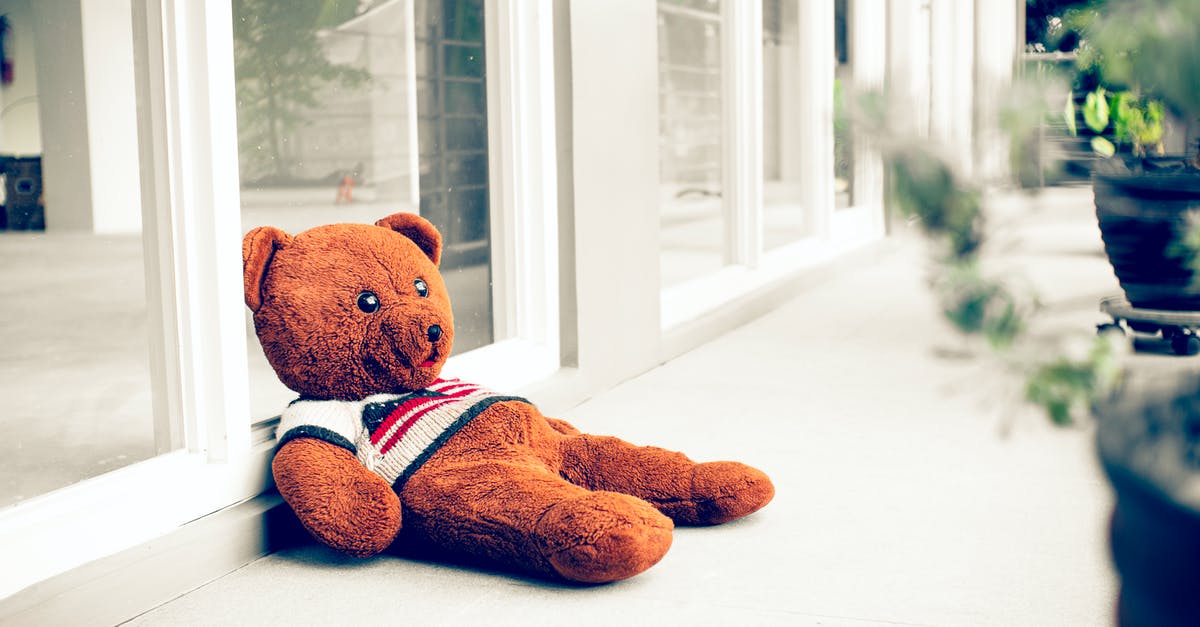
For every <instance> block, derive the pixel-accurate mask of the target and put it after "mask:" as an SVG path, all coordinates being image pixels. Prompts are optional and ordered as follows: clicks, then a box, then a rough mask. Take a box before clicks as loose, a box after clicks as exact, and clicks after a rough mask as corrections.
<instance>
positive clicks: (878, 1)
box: [848, 0, 887, 231]
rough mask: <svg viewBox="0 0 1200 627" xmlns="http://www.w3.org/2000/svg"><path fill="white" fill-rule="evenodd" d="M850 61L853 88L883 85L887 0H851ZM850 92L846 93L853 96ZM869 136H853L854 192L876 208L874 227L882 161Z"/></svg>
mask: <svg viewBox="0 0 1200 627" xmlns="http://www.w3.org/2000/svg"><path fill="white" fill-rule="evenodd" d="M850 20H851V22H850V32H851V35H850V46H851V49H850V62H851V64H852V66H853V72H854V90H853V92H866V91H876V90H880V89H883V82H884V75H885V73H886V70H887V0H853V4H852V5H851V8H850ZM853 92H851V94H848V96H850V97H852V94H853ZM870 139H871V138H869V137H860V138H857V139H855V142H854V145H855V147H856V148H855V151H854V193H853V198H854V200H855V204H857V205H868V206H871V207H874V208H878V209H872V210H873V211H876V215H875V216H874V217H875V219H876V220H875V221H876V224H875V228H876V229H878V230H879V231H882V229H883V212H882V207H883V162H882V161H881V160H880V157H879V153H878V152H877V151H874V150H871V149H870V147H869V146H870Z"/></svg>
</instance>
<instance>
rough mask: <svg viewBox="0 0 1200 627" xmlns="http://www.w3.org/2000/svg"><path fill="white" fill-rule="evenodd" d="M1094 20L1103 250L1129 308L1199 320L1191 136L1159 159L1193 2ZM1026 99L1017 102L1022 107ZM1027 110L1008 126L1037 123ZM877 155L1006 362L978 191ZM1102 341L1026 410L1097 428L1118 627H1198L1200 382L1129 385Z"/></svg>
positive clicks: (1090, 33) (1195, 21) (1113, 5)
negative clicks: (1084, 418)
mask: <svg viewBox="0 0 1200 627" xmlns="http://www.w3.org/2000/svg"><path fill="white" fill-rule="evenodd" d="M1095 9H1096V11H1095V15H1097V19H1096V21H1095V22H1094V23H1093V24H1091V25H1090V26H1089V27H1088V28H1087V29H1085V31H1084V35H1083V39H1084V41H1083V42H1082V43H1081V50H1082V51H1083V52H1084V54H1082V55H1081V56H1082V57H1083V58H1082V63H1083V64H1085V65H1089V64H1090V66H1089V67H1088V70H1087V71H1094V72H1097V73H1098V76H1099V79H1100V80H1099V83H1098V85H1093V87H1092V88H1090V91H1091V92H1092V94H1093V95H1092V96H1091V98H1090V100H1085V102H1084V104H1083V106H1084V108H1085V111H1084V112H1083V113H1084V118H1085V122H1086V123H1087V124H1088V126H1089V127H1091V130H1092V131H1093V133H1095V134H1096V135H1097V136H1098V137H1102V138H1105V141H1108V140H1107V138H1106V135H1105V134H1106V133H1111V136H1112V137H1113V140H1112V141H1111V142H1109V143H1110V144H1111V146H1108V147H1105V146H1104V141H1095V142H1094V145H1095V146H1097V147H1098V148H1099V151H1100V152H1108V153H1110V154H1111V157H1110V158H1107V159H1100V160H1098V161H1097V163H1096V164H1095V167H1094V172H1093V175H1092V181H1093V187H1094V190H1095V197H1096V207H1097V217H1098V220H1099V223H1100V226H1101V229H1102V237H1103V240H1104V245H1105V249H1106V251H1107V253H1108V255H1109V257H1110V260H1111V261H1112V263H1113V266H1114V270H1115V274H1117V276H1118V279H1119V280H1120V282H1121V285H1122V287H1123V289H1124V290H1125V291H1126V294H1127V296H1128V298H1129V300H1130V301H1131V302H1132V304H1133V305H1134V306H1138V307H1144V308H1152V309H1161V310H1172V311H1171V313H1172V314H1173V315H1178V316H1183V317H1186V316H1190V315H1194V314H1193V312H1197V311H1200V290H1198V283H1200V280H1197V276H1198V274H1197V271H1196V268H1197V266H1200V263H1198V259H1200V254H1198V253H1197V251H1200V160H1198V159H1197V156H1196V154H1195V150H1196V149H1197V148H1200V147H1198V146H1197V145H1196V143H1195V142H1194V141H1193V139H1194V138H1192V137H1190V136H1189V137H1188V138H1186V139H1185V140H1184V141H1181V142H1180V141H1176V142H1175V143H1176V144H1177V145H1181V146H1185V147H1187V148H1190V149H1192V153H1191V154H1176V155H1170V154H1161V153H1163V152H1165V151H1164V150H1163V149H1162V147H1161V146H1162V142H1163V140H1164V130H1169V129H1167V128H1166V125H1164V120H1165V119H1166V118H1167V117H1168V115H1169V116H1172V117H1174V118H1176V119H1179V120H1183V121H1185V122H1187V123H1191V122H1194V121H1195V120H1197V119H1200V2H1197V1H1196V0H1110V1H1109V2H1107V3H1104V4H1102V5H1099V4H1098V5H1096V6H1095ZM1097 86H1098V87H1099V88H1097ZM1023 89H1024V88H1023V87H1022V86H1021V85H1019V84H1018V85H1014V89H1013V92H1014V93H1016V94H1018V95H1020V94H1025V95H1026V96H1028V94H1029V93H1031V92H1030V91H1028V90H1026V91H1022V90H1023ZM1031 102H1032V101H1031V100H1028V99H1027V100H1026V101H1025V102H1024V103H1023V106H1024V108H1025V109H1027V111H1026V112H1025V114H1024V115H1023V116H1022V115H1016V116H1011V117H1012V119H1029V118H1030V117H1037V116H1036V115H1030V114H1029V111H1028V110H1029V109H1034V108H1036V107H1032V106H1030V105H1031ZM1068 110H1069V108H1068ZM1037 114H1038V115H1041V112H1040V111H1039V112H1037ZM1188 126H1192V125H1191V124H1188ZM1010 130H1013V131H1014V137H1015V138H1021V137H1027V136H1029V133H1024V134H1022V133H1021V132H1020V129H1014V128H1013V127H1012V126H1011V125H1010ZM1109 149H1111V150H1109ZM881 151H882V153H883V154H884V157H885V160H886V163H887V168H888V172H889V178H890V180H891V187H892V190H893V200H894V201H895V203H896V205H898V206H899V208H900V209H901V210H902V211H903V212H905V213H907V214H908V215H909V216H911V217H912V218H913V219H915V220H917V221H918V223H919V224H920V225H921V227H922V228H923V229H924V230H925V232H926V234H927V235H929V236H930V238H932V239H933V240H935V241H936V242H938V243H939V248H938V251H939V252H938V255H937V261H938V263H937V264H936V270H935V276H934V280H933V282H932V283H933V285H934V286H935V287H936V288H937V289H938V294H939V296H940V298H941V302H942V307H943V309H944V310H945V313H946V315H947V317H948V318H949V319H950V320H951V321H952V322H954V323H955V324H956V325H957V326H958V328H960V329H961V330H963V331H964V332H969V333H976V334H981V335H983V336H984V337H986V338H988V340H989V341H990V343H991V344H992V345H993V346H994V347H997V348H998V349H999V350H1000V351H1001V352H1006V351H1008V348H1007V347H1009V346H1012V345H1013V344H1015V343H1016V341H1017V340H1018V339H1019V338H1020V336H1021V333H1022V330H1023V329H1024V327H1025V323H1024V319H1025V316H1026V315H1028V313H1029V312H1030V311H1032V310H1031V309H1030V308H1025V307H1022V306H1021V305H1020V304H1019V303H1020V302H1021V299H1018V298H1016V297H1015V296H1014V294H1013V293H1012V292H1011V291H1010V290H1009V289H1008V288H1007V287H1006V286H1005V285H1004V284H1003V283H1002V282H1000V281H998V280H996V279H992V278H989V277H988V275H987V273H986V272H984V271H982V269H981V262H980V258H981V256H980V254H979V252H978V251H979V250H980V248H981V247H982V243H983V235H984V229H983V228H982V223H983V219H984V216H983V213H982V211H981V209H980V202H979V192H978V190H979V189H980V186H979V185H977V184H973V183H972V182H971V181H969V180H966V179H963V178H961V177H959V176H957V174H956V172H955V169H954V167H953V164H952V163H951V162H949V161H948V160H945V159H941V158H939V157H938V155H937V154H936V153H935V152H933V151H932V150H929V149H928V148H926V147H925V146H922V145H921V144H920V143H919V142H911V141H910V142H903V141H899V142H895V141H893V142H891V144H890V145H888V144H887V143H886V142H885V143H884V145H882V147H881ZM1127 264H1128V265H1127ZM1195 315H1197V316H1198V317H1200V314H1195ZM1135 330H1137V329H1136V328H1135ZM1112 340H1113V338H1112V337H1111V336H1107V337H1105V336H1102V337H1100V338H1098V339H1097V343H1096V344H1095V346H1094V348H1093V350H1092V351H1091V353H1090V354H1089V355H1087V356H1086V357H1085V358H1083V359H1069V358H1066V357H1062V356H1051V357H1050V358H1049V359H1045V358H1044V357H1045V355H1043V359H1041V362H1040V364H1039V365H1037V366H1036V367H1035V368H1033V369H1032V374H1031V376H1030V378H1029V381H1028V385H1027V394H1028V397H1029V399H1030V400H1032V401H1034V402H1035V403H1038V404H1040V405H1042V406H1044V407H1045V408H1046V410H1047V412H1048V415H1049V416H1050V417H1051V419H1053V420H1054V421H1055V422H1057V423H1067V422H1070V421H1072V420H1073V419H1074V418H1075V417H1077V416H1079V415H1080V414H1081V413H1084V412H1086V413H1090V415H1091V416H1093V417H1095V419H1096V424H1097V429H1096V431H1097V444H1098V452H1099V457H1100V461H1101V463H1102V466H1103V468H1104V470H1105V472H1106V474H1107V476H1108V477H1109V479H1110V481H1111V483H1112V485H1113V487H1114V491H1115V494H1116V503H1115V506H1114V511H1113V515H1112V519H1111V548H1112V557H1113V562H1114V564H1115V566H1116V569H1117V572H1118V575H1119V576H1120V579H1121V595H1120V600H1119V603H1118V620H1119V622H1120V624H1122V625H1200V594H1198V593H1197V590H1200V377H1196V376H1194V375H1192V376H1184V377H1180V378H1172V379H1164V378H1162V377H1161V375H1160V373H1139V372H1136V371H1133V370H1132V369H1130V368H1129V367H1127V365H1126V364H1125V363H1122V361H1121V360H1120V359H1119V358H1117V357H1116V356H1115V355H1116V353H1114V351H1113V350H1111V347H1112V346H1114V344H1113V343H1112Z"/></svg>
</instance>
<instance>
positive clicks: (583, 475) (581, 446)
mask: <svg viewBox="0 0 1200 627" xmlns="http://www.w3.org/2000/svg"><path fill="white" fill-rule="evenodd" d="M441 252H442V239H441V235H440V234H439V233H438V231H437V229H435V228H434V226H433V225H432V224H430V223H429V222H428V221H427V220H425V219H424V218H421V217H419V216H418V215H416V214H412V213H396V214H393V215H389V216H387V217H385V218H382V219H380V220H379V221H378V222H376V223H375V224H374V225H370V224H332V225H325V226H318V227H315V228H311V229H308V230H306V231H303V232H301V233H299V234H297V235H294V236H293V235H289V234H287V233H285V232H284V231H282V230H280V229H278V228H275V227H270V226H263V227H258V228H255V229H253V230H251V231H250V232H249V233H247V234H246V235H245V237H244V239H243V242H242V260H243V269H244V275H243V279H244V288H245V299H246V305H247V306H248V307H249V308H250V310H251V311H252V312H253V316H254V326H255V330H256V331H257V333H258V337H259V340H260V341H261V343H262V347H263V351H264V352H265V354H266V357H267V360H268V361H269V362H270V364H271V366H272V367H273V368H274V370H275V372H276V373H277V374H278V376H279V378H280V380H281V381H282V382H283V383H284V384H285V385H286V386H287V387H288V388H290V389H291V390H293V391H295V392H296V393H297V394H298V395H299V397H298V398H297V399H296V400H295V401H293V402H292V403H291V404H290V405H288V407H287V408H285V409H284V410H283V413H282V414H281V416H280V424H279V427H278V431H277V438H278V444H277V447H276V450H275V455H274V459H273V461H272V466H271V467H272V474H273V476H274V479H275V483H276V486H277V487H278V489H279V492H280V494H281V495H282V496H283V499H284V500H285V501H286V502H287V503H288V505H289V506H290V507H291V509H292V510H293V511H294V512H295V514H296V516H297V517H298V518H299V520H300V522H301V523H302V524H303V526H304V527H305V528H306V529H307V530H308V531H309V532H310V533H311V534H312V535H313V536H314V537H316V538H317V539H318V540H319V541H321V542H323V543H324V544H326V545H328V546H330V547H333V548H335V549H338V550H340V551H343V552H345V553H349V554H351V555H355V556H364V557H365V556H371V555H375V554H377V553H380V552H381V551H383V550H385V549H388V548H389V547H400V548H399V549H397V550H400V551H403V550H404V548H405V547H407V548H408V549H411V550H413V551H415V552H418V553H420V554H422V555H432V556H434V557H435V558H438V559H445V560H450V561H459V562H462V561H466V562H468V563H472V564H483V565H486V566H491V567H496V568H502V569H510V570H516V571H518V572H523V573H528V574H531V575H534V576H539V577H543V578H548V579H551V580H565V581H569V582H579V583H584V584H597V583H606V582H612V581H617V580H621V579H625V578H628V577H631V576H633V575H636V574H638V573H641V572H643V571H645V570H646V569H647V568H649V567H651V566H653V565H654V564H655V563H657V562H658V561H659V560H660V559H661V558H662V557H663V556H664V554H665V553H666V552H667V549H668V548H669V547H670V546H671V538H672V532H673V530H674V526H675V525H714V524H718V523H723V522H727V521H731V520H734V519H737V518H741V517H743V516H746V515H748V514H750V513H752V512H755V511H756V510H758V509H760V508H762V507H763V506H764V505H766V504H767V502H768V501H770V500H771V498H772V497H773V496H774V487H773V485H772V483H771V481H770V479H769V478H768V477H767V476H766V475H765V474H764V473H763V472H761V471H759V470H757V469H755V468H752V467H750V466H747V465H744V464H741V463H737V462H731V461H718V462H706V463H697V462H694V461H692V460H691V459H689V458H688V457H686V456H685V455H683V454H682V453H677V452H672V451H669V450H665V449H662V448H656V447H650V446H635V445H633V444H630V443H628V442H625V441H623V440H620V439H617V438H615V437H610V436H601V435H590V434H586V433H582V432H580V431H579V430H578V429H576V428H574V427H572V426H571V425H570V424H569V423H568V422H566V421H563V420H560V419H557V418H550V417H546V416H543V415H542V414H541V412H539V411H538V409H537V407H536V406H534V405H533V404H532V403H531V402H529V401H528V400H526V399H524V398H521V397H517V396H512V395H505V394H500V393H497V392H493V391H491V390H488V389H486V388H485V387H483V386H479V385H475V384H472V383H470V382H466V381H460V380H456V379H444V378H441V376H440V375H441V369H442V367H443V366H444V365H445V363H446V360H447V358H449V356H450V351H451V346H452V343H453V341H454V321H453V317H452V316H451V310H450V298H449V295H448V294H447V292H446V285H445V283H444V282H443V280H442V277H441V275H440V274H439V271H438V265H439V261H440V257H441Z"/></svg>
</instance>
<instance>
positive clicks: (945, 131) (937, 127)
mask: <svg viewBox="0 0 1200 627" xmlns="http://www.w3.org/2000/svg"><path fill="white" fill-rule="evenodd" d="M955 4H956V2H955V1H954V0H929V1H928V6H929V24H930V26H929V134H930V136H931V137H932V138H933V139H934V140H936V141H937V142H939V143H941V144H949V143H950V141H951V138H952V136H953V123H952V112H953V110H954V92H955V88H956V85H955V84H954V58H955V56H956V50H955V49H954V43H955V42H954V5H955Z"/></svg>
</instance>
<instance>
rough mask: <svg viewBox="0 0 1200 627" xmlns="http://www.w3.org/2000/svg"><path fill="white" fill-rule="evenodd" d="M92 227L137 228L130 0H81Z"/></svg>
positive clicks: (105, 230) (139, 211)
mask: <svg viewBox="0 0 1200 627" xmlns="http://www.w3.org/2000/svg"><path fill="white" fill-rule="evenodd" d="M82 18H83V20H82V21H83V63H84V77H83V78H84V85H85V89H86V92H87V117H88V148H89V154H90V159H89V160H88V161H89V167H90V170H91V180H92V229H93V230H94V231H95V232H97V233H137V232H140V231H141V230H142V205H141V180H140V178H139V168H138V135H137V100H136V96H135V94H134V86H133V18H132V15H131V7H130V0H87V1H86V2H83V3H82Z"/></svg>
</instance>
